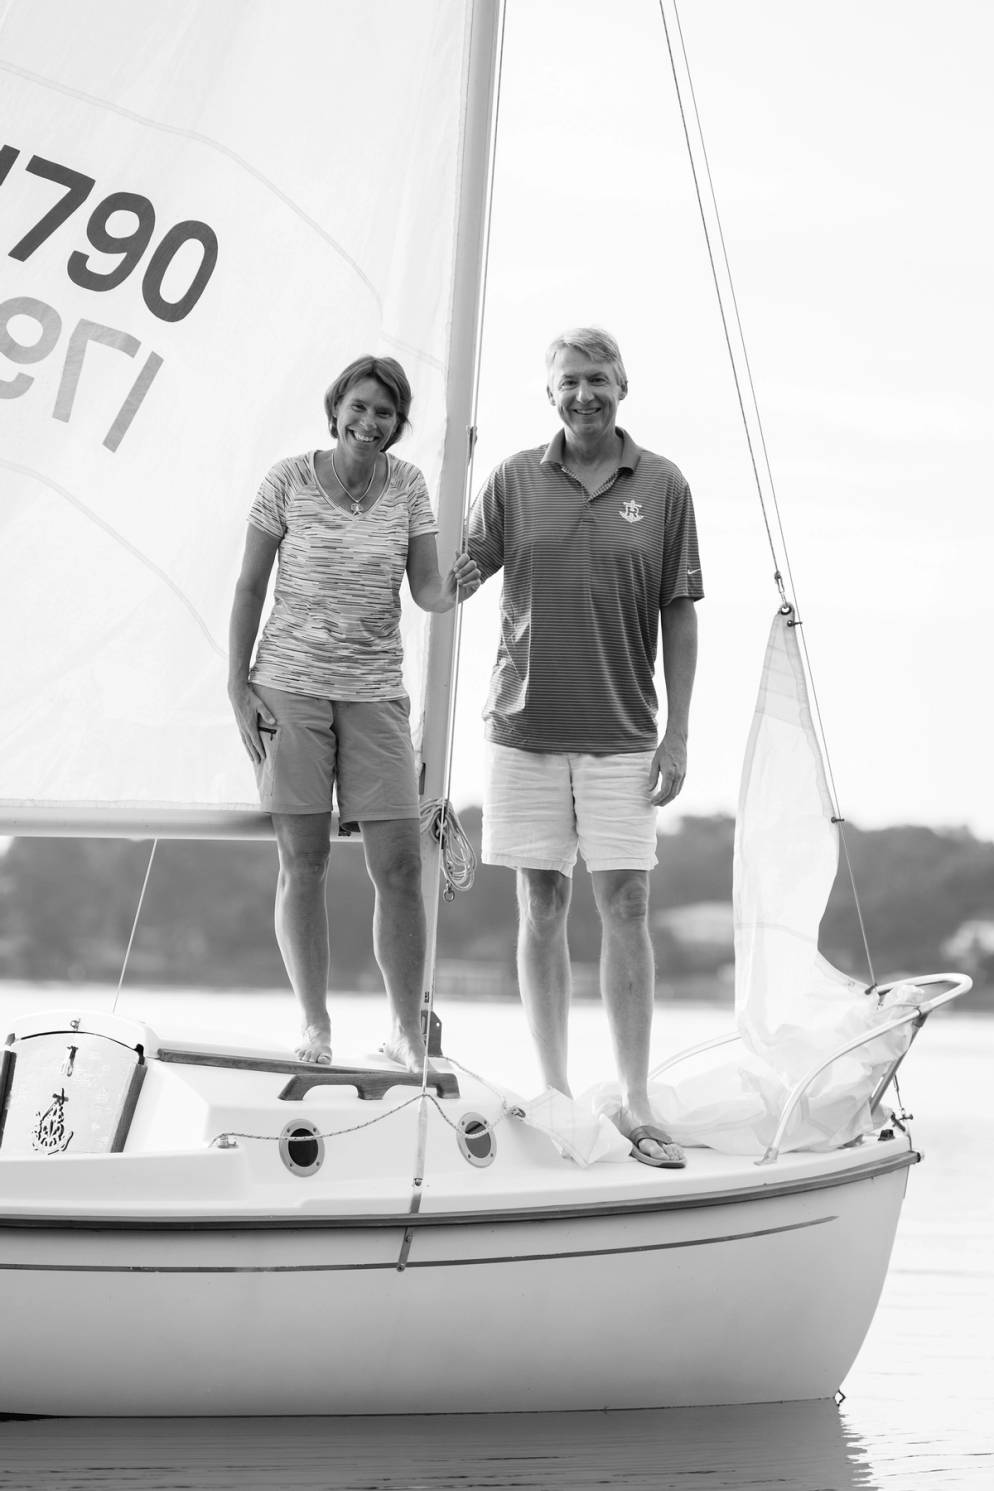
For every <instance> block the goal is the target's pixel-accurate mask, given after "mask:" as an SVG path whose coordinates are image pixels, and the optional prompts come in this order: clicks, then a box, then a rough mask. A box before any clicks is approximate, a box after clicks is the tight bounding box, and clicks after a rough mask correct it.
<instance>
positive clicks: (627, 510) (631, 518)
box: [618, 501, 643, 523]
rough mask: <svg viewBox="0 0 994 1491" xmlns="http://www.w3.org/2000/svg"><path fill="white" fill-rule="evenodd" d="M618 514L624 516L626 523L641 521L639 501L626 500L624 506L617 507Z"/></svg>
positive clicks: (641, 514)
mask: <svg viewBox="0 0 994 1491" xmlns="http://www.w3.org/2000/svg"><path fill="white" fill-rule="evenodd" d="M618 516H619V517H622V518H624V520H625V522H626V523H641V521H642V517H643V513H642V504H641V502H632V501H628V502H626V503H625V505H624V507H619V508H618Z"/></svg>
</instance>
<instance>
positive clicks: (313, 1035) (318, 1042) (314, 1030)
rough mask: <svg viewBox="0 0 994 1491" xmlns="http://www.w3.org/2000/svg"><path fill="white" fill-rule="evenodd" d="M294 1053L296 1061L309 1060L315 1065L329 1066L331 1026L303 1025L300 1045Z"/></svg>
mask: <svg viewBox="0 0 994 1491" xmlns="http://www.w3.org/2000/svg"><path fill="white" fill-rule="evenodd" d="M294 1055H295V1056H296V1058H297V1060H298V1061H309V1062H312V1063H313V1064H314V1065H315V1066H331V1026H330V1025H305V1026H304V1028H303V1031H302V1032H301V1041H300V1045H299V1046H298V1047H297V1048H296V1050H295V1051H294Z"/></svg>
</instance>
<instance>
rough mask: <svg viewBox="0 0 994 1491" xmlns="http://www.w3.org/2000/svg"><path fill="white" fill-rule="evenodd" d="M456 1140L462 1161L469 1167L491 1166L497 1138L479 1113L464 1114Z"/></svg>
mask: <svg viewBox="0 0 994 1491" xmlns="http://www.w3.org/2000/svg"><path fill="white" fill-rule="evenodd" d="M456 1139H457V1141H458V1144H459V1149H460V1151H461V1153H462V1157H463V1159H464V1160H468V1161H469V1163H470V1164H471V1165H492V1164H493V1162H494V1157H495V1155H496V1154H497V1136H496V1134H495V1133H494V1131H493V1129H492V1128H491V1127H490V1124H489V1123H488V1121H487V1120H486V1119H485V1118H481V1116H480V1114H479V1113H464V1114H463V1116H462V1118H460V1120H459V1127H458V1129H457V1130H456Z"/></svg>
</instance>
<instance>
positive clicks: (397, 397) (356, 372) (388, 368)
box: [324, 353, 412, 450]
mask: <svg viewBox="0 0 994 1491" xmlns="http://www.w3.org/2000/svg"><path fill="white" fill-rule="evenodd" d="M364 378H375V379H376V382H377V383H380V384H382V385H383V387H384V388H385V389H386V391H387V393H388V394H389V395H390V397H391V398H392V399H393V405H394V408H395V409H396V411H397V428H396V429H395V430H394V432H393V434H392V435H391V436H390V439H389V440H388V441H387V442H386V444H385V445H384V446H383V449H384V450H388V449H389V448H390V446H391V445H393V444H394V442H395V441H396V440H399V439H400V437H401V435H403V434H404V433H405V432H406V431H407V430H409V429H410V427H411V421H410V419H409V418H408V415H409V414H410V412H411V399H412V394H411V385H410V383H409V382H408V381H407V374H406V373H405V372H404V369H403V368H402V367H401V365H400V363H399V362H398V361H397V360H396V358H393V357H373V356H372V355H371V354H369V353H367V354H366V355H365V356H363V357H357V358H356V360H355V362H350V363H349V365H348V367H347V368H343V369H342V371H341V372H340V373H339V375H338V377H337V378H336V379H335V381H334V383H333V384H332V385H331V387H330V388H329V389H328V391H327V393H326V394H325V396H324V412H325V414H326V415H327V416H328V423H329V425H330V427H331V433H332V434H333V435H334V436H335V438H336V440H337V438H338V421H337V420H336V418H335V411H336V409H337V408H338V406H339V404H340V403H341V402H342V399H343V398H344V397H345V395H346V394H347V393H348V391H349V389H350V388H351V387H352V386H353V384H355V383H361V382H362V381H363V379H364Z"/></svg>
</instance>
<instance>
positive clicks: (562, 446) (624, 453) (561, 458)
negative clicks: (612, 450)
mask: <svg viewBox="0 0 994 1491" xmlns="http://www.w3.org/2000/svg"><path fill="white" fill-rule="evenodd" d="M615 431H616V433H617V434H619V435H620V436H621V457H620V459H619V461H618V470H619V471H635V470H636V469H637V467H638V463H639V457H640V456H641V454H642V452H641V450H640V448H639V447H638V446H637V445H636V444H635V441H634V440H633V439H632V437H631V435H629V433H628V431H627V430H623V429H622V428H621V426H620V425H615ZM546 463H548V464H549V465H551V466H565V464H566V431H565V430H562V429H559V430H557V431H556V433H555V434H554V435H553V437H552V439H551V440H550V441H549V443H548V445H547V446H546V447H545V454H544V455H543V457H542V464H543V465H545V464H546Z"/></svg>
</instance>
